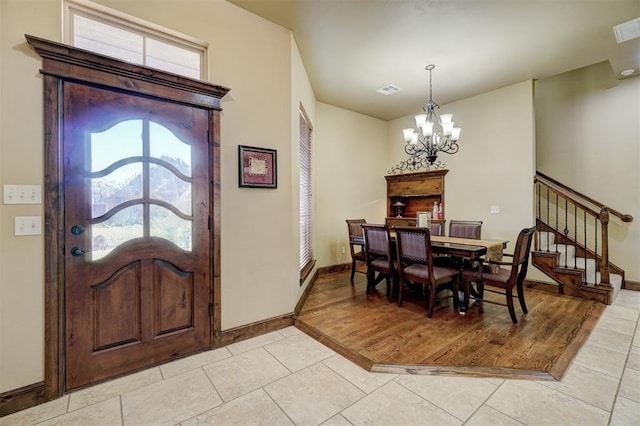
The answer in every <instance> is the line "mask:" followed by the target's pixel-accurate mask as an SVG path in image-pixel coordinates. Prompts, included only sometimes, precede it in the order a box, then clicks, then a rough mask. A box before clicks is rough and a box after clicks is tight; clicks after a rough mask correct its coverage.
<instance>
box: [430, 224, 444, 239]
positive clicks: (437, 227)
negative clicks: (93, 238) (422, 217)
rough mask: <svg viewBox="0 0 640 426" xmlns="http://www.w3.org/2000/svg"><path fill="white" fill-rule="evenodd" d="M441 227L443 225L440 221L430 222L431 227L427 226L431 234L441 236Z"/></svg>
mask: <svg viewBox="0 0 640 426" xmlns="http://www.w3.org/2000/svg"><path fill="white" fill-rule="evenodd" d="M443 228H444V227H443V226H442V222H431V227H430V228H429V231H430V232H431V235H438V236H442V235H443V234H442V229H443Z"/></svg>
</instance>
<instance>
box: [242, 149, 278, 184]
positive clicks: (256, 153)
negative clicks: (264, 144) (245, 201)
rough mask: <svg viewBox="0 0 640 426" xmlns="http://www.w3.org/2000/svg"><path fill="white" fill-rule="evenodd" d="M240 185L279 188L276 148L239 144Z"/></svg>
mask: <svg viewBox="0 0 640 426" xmlns="http://www.w3.org/2000/svg"><path fill="white" fill-rule="evenodd" d="M238 162H239V164H238V179H239V182H238V184H239V186H241V187H252V188H277V187H278V167H277V152H276V150H275V149H268V148H258V147H255V146H246V145H238Z"/></svg>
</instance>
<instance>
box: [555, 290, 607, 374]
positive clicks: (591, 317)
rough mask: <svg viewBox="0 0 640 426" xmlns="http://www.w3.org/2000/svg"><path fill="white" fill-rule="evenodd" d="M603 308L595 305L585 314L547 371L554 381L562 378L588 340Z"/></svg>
mask: <svg viewBox="0 0 640 426" xmlns="http://www.w3.org/2000/svg"><path fill="white" fill-rule="evenodd" d="M605 308H606V305H604V304H601V303H596V304H595V305H593V307H592V309H591V310H590V311H589V312H587V313H585V315H584V322H583V323H582V327H580V329H579V330H578V332H577V333H576V334H575V336H574V338H573V339H571V342H569V344H568V345H567V347H566V348H565V350H564V352H563V353H562V355H560V357H559V358H558V359H557V360H556V362H555V363H554V364H553V367H552V368H551V370H550V371H549V373H551V375H552V376H553V377H554V378H555V379H556V380H560V379H561V378H562V375H563V374H564V372H565V371H566V369H567V368H568V367H569V364H571V361H573V359H574V358H575V356H576V354H577V353H578V351H579V350H580V348H581V347H582V345H583V344H584V343H585V342H586V341H587V339H588V338H589V335H590V334H591V332H592V331H593V329H594V328H595V326H596V324H597V323H598V320H599V319H600V317H601V316H602V313H603V312H604V309H605ZM605 362H606V361H605Z"/></svg>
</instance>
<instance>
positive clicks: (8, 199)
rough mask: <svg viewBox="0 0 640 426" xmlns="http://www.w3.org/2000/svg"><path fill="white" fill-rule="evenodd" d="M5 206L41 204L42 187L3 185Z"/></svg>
mask: <svg viewBox="0 0 640 426" xmlns="http://www.w3.org/2000/svg"><path fill="white" fill-rule="evenodd" d="M2 200H3V202H4V204H41V203H42V187H41V186H40V185H2Z"/></svg>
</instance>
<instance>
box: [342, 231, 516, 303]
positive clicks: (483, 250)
mask: <svg viewBox="0 0 640 426" xmlns="http://www.w3.org/2000/svg"><path fill="white" fill-rule="evenodd" d="M389 237H390V239H391V241H392V242H395V232H394V231H390V232H389ZM355 238H360V239H361V241H357V242H358V243H360V242H361V243H362V246H363V247H364V237H355ZM354 242H356V241H354ZM508 242H509V241H508V240H496V239H481V240H476V239H471V238H460V237H445V236H439V235H432V236H431V251H432V252H433V253H435V254H439V255H448V256H450V257H451V258H453V259H458V262H457V264H458V265H459V267H460V272H462V271H463V270H464V268H465V265H470V266H471V267H472V268H480V267H481V259H480V258H481V257H483V256H484V257H483V259H485V260H494V261H501V260H502V252H503V250H504V249H505V248H506V247H507V243H508ZM469 292H470V293H471V296H473V297H474V298H479V294H478V293H477V291H476V290H475V288H473V286H472V285H470V286H469ZM458 293H459V294H458V295H457V297H458V301H459V303H458V310H459V313H460V314H461V315H464V314H465V313H466V310H467V306H466V303H465V301H464V295H463V292H462V291H459V292H458ZM454 297H455V295H454Z"/></svg>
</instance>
